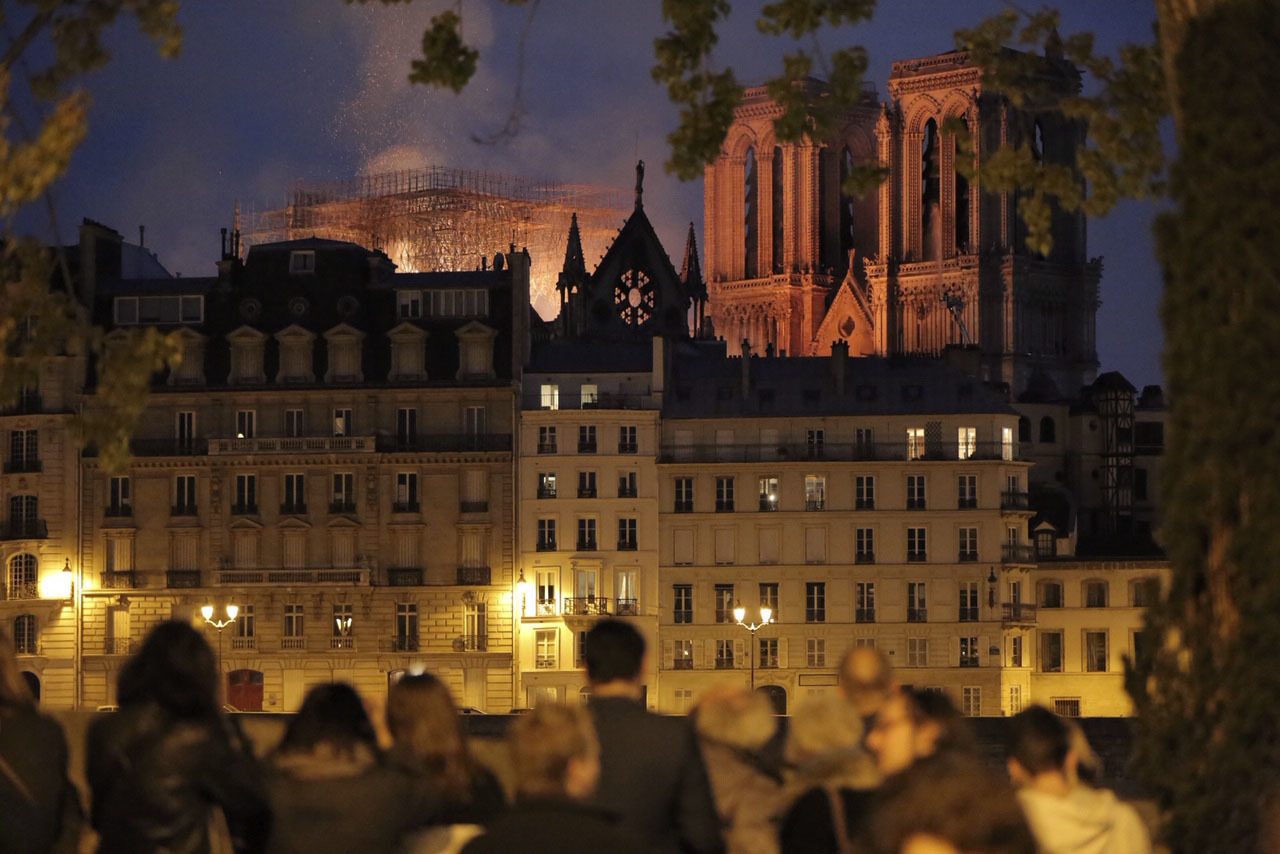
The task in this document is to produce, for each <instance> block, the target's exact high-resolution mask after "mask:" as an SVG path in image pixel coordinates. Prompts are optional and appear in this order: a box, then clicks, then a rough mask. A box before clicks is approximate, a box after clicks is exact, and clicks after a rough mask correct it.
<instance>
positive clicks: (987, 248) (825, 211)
mask: <svg viewBox="0 0 1280 854" xmlns="http://www.w3.org/2000/svg"><path fill="white" fill-rule="evenodd" d="M1044 68H1045V70H1046V73H1047V74H1049V75H1051V76H1053V77H1054V78H1055V79H1056V81H1057V83H1058V84H1059V85H1062V86H1066V87H1077V86H1078V85H1079V75H1078V73H1077V72H1076V70H1075V69H1074V68H1072V67H1071V66H1070V65H1069V64H1067V63H1065V62H1063V61H1062V60H1061V59H1060V58H1057V57H1046V58H1045V60H1044ZM805 85H806V87H807V89H808V90H809V94H810V95H811V97H815V98H818V97H822V95H823V90H824V87H823V84H822V83H820V82H819V81H816V80H814V81H807V82H806V84H805ZM889 96H890V100H889V102H888V103H880V102H879V101H878V99H877V98H876V96H875V94H874V92H867V93H866V94H865V95H864V97H863V99H862V101H861V102H860V103H858V104H857V105H855V106H854V107H853V108H851V109H849V110H848V111H846V113H845V114H844V115H843V116H842V117H841V121H840V122H839V125H838V131H837V132H836V134H835V135H834V136H833V137H831V138H828V139H824V140H820V141H819V140H811V139H806V140H804V141H802V142H798V143H785V142H779V141H777V140H776V139H775V138H774V132H773V119H774V117H775V116H777V115H778V114H779V113H780V109H779V108H778V106H777V105H776V104H775V103H774V102H773V101H772V99H771V98H770V97H769V95H768V94H767V92H766V91H765V89H764V88H763V87H758V88H754V89H748V90H747V92H746V93H745V96H744V98H743V102H742V104H741V105H740V106H739V107H738V109H737V111H736V118H735V121H734V123H733V125H732V127H731V128H730V130H729V133H728V135H727V137H726V139H725V144H724V147H723V149H722V151H721V154H720V157H719V158H718V159H717V161H716V162H715V163H714V164H712V165H710V166H708V167H707V170H706V194H705V204H706V231H707V239H706V275H707V286H708V293H709V304H710V305H709V308H710V315H711V320H712V324H713V327H714V329H715V332H716V334H717V335H718V336H720V337H723V338H725V339H726V340H727V342H728V346H729V352H730V353H731V354H736V353H739V352H741V351H742V349H743V347H746V348H749V350H750V351H751V352H752V353H756V354H764V353H766V352H786V353H789V354H791V355H826V354H828V353H830V351H831V345H832V344H833V343H834V342H835V341H838V340H844V341H846V342H848V344H849V349H850V353H851V354H859V355H882V356H883V355H895V354H927V355H928V354H937V353H940V352H941V351H942V350H943V349H944V348H945V347H947V346H948V345H976V346H977V347H978V348H979V349H980V350H981V353H982V366H983V371H984V376H985V378H986V379H988V380H990V381H993V382H1002V383H1006V384H1007V385H1008V386H1009V388H1010V390H1011V391H1012V392H1013V394H1014V395H1023V394H1026V393H1028V392H1029V393H1031V394H1033V395H1035V396H1041V395H1048V396H1050V397H1055V398H1056V397H1058V396H1060V395H1069V394H1072V393H1074V392H1075V391H1077V390H1078V389H1079V387H1080V386H1081V385H1082V384H1085V383H1088V382H1091V381H1092V380H1093V378H1094V375H1095V374H1096V372H1097V364H1098V363H1097V354H1096V350H1095V344H1094V326H1095V314H1096V312H1097V308H1098V281H1099V278H1100V276H1101V272H1102V264H1101V260H1100V259H1089V258H1088V257H1087V256H1086V254H1085V218H1084V216H1083V215H1082V214H1068V213H1065V212H1062V211H1060V210H1057V209H1056V208H1055V210H1054V214H1053V216H1054V219H1053V225H1052V228H1053V238H1054V244H1053V249H1052V251H1051V253H1050V254H1049V255H1047V256H1044V255H1040V254H1037V253H1034V252H1033V251H1031V250H1029V249H1028V248H1027V247H1026V243H1025V236H1026V235H1025V227H1024V226H1023V224H1022V223H1021V222H1020V220H1019V217H1018V215H1017V194H1016V193H994V192H984V191H983V190H982V187H981V186H980V185H979V182H978V181H977V180H976V179H975V180H974V181H967V180H966V179H965V178H964V177H963V176H962V175H960V174H959V173H958V172H957V171H956V168H955V158H956V141H955V139H954V137H953V135H952V134H951V133H949V132H948V130H947V120H948V119H951V118H959V119H960V120H962V121H964V122H965V123H966V124H967V126H968V127H969V129H970V132H971V134H972V138H973V157H974V158H975V159H976V160H977V161H978V162H981V160H982V158H983V157H984V156H985V155H986V154H987V153H989V152H992V151H994V150H996V149H998V148H999V147H1000V146H1003V145H1030V146H1031V149H1032V153H1033V154H1034V156H1036V157H1037V158H1042V159H1043V160H1044V161H1045V162H1052V163H1063V164H1071V163H1073V162H1074V158H1075V152H1076V150H1077V147H1078V146H1079V145H1081V144H1082V142H1083V138H1084V129H1083V127H1082V126H1081V125H1080V124H1079V123H1078V122H1076V121H1074V120H1071V119H1068V118H1066V117H1064V116H1062V115H1061V114H1060V113H1055V112H1049V111H1036V110H1034V109H1032V108H1025V109H1016V108H1015V107H1013V106H1012V105H1011V104H1010V103H1009V102H1008V100H1007V99H1005V98H1003V97H1002V96H1000V95H997V94H995V93H993V92H990V91H986V92H984V90H983V75H982V70H981V69H980V68H979V67H978V66H977V65H975V64H974V63H973V62H972V61H971V60H970V57H969V55H968V53H967V52H963V51H956V52H951V53H944V54H940V55H938V56H932V57H928V58H925V59H915V60H908V61H905V62H895V63H894V64H893V70H892V73H891V75H890V77H889ZM866 163H872V164H877V165H878V166H879V167H880V168H882V169H884V170H885V171H886V173H887V175H888V177H887V178H886V179H885V180H884V181H882V182H881V183H880V185H879V187H878V189H872V190H869V191H867V192H866V193H865V194H864V195H861V196H857V195H850V194H848V193H846V192H845V191H844V190H843V189H842V188H843V186H844V183H845V180H844V179H845V178H846V177H847V176H848V175H849V174H850V171H851V170H852V169H853V168H854V167H855V165H858V164H866Z"/></svg>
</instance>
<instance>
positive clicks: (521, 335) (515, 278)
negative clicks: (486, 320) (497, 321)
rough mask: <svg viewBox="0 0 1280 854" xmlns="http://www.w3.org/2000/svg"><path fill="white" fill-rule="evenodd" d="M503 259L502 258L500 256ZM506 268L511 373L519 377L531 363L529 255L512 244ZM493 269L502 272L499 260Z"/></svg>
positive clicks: (495, 259)
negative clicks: (509, 317) (508, 285)
mask: <svg viewBox="0 0 1280 854" xmlns="http://www.w3.org/2000/svg"><path fill="white" fill-rule="evenodd" d="M498 257H501V256H498ZM506 262H507V264H506V266H507V267H508V269H509V270H510V273H509V275H510V277H511V338H512V341H511V371H512V376H514V377H519V376H520V374H521V371H522V370H523V369H524V366H525V365H526V364H528V362H529V355H530V351H531V349H532V348H531V344H532V342H531V340H530V338H531V330H530V328H529V312H530V311H532V309H531V308H530V305H529V268H530V266H531V263H530V259H529V253H527V252H517V251H516V245H515V244H514V243H513V244H511V251H510V252H508V253H507V258H506ZM493 269H494V270H495V271H498V270H501V268H500V267H499V266H498V258H497V257H495V258H494V264H493Z"/></svg>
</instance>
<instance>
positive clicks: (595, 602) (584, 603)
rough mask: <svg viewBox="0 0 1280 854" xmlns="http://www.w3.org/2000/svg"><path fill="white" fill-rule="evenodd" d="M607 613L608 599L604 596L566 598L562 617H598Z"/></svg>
mask: <svg viewBox="0 0 1280 854" xmlns="http://www.w3.org/2000/svg"><path fill="white" fill-rule="evenodd" d="M608 613H609V599H608V597H606V596H566V597H565V600H564V615H565V616H566V617H599V616H601V615H605V614H608Z"/></svg>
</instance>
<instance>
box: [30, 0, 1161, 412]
mask: <svg viewBox="0 0 1280 854" xmlns="http://www.w3.org/2000/svg"><path fill="white" fill-rule="evenodd" d="M446 5H448V6H452V5H453V4H452V3H449V4H444V3H440V2H430V0H417V2H416V3H413V4H411V5H410V6H408V7H399V6H396V7H384V6H382V5H381V4H379V3H373V4H371V5H369V6H363V7H362V6H348V5H346V4H345V3H343V2H342V0H269V2H263V0H222V2H217V3H213V2H208V0H185V2H183V4H182V14H181V21H182V25H183V28H184V30H185V33H186V41H185V45H184V48H183V52H182V55H181V57H180V58H178V59H176V60H162V59H160V58H158V56H157V55H156V52H155V50H154V49H153V48H152V47H151V45H150V44H149V43H147V42H146V41H145V39H144V38H143V37H141V36H140V35H138V34H137V32H136V31H135V28H134V27H133V25H132V23H131V22H129V21H126V22H124V23H122V24H120V25H117V27H116V29H115V30H114V31H113V33H112V35H111V40H110V41H111V46H112V49H113V50H114V52H115V58H114V60H113V62H112V63H111V64H110V66H109V67H108V68H107V69H106V70H104V71H102V72H99V73H97V74H95V75H94V76H93V77H92V78H91V79H90V81H89V89H90V92H91V94H92V96H93V99H94V108H93V111H92V114H91V118H90V129H89V137H88V139H87V141H86V142H85V143H84V145H83V146H82V147H81V149H80V151H79V152H78V153H77V155H76V157H75V159H74V161H73V164H72V168H71V171H70V174H69V175H68V176H67V177H66V179H64V180H63V181H62V182H61V184H60V185H59V187H58V189H57V192H56V197H55V206H56V211H57V220H58V226H57V228H58V233H57V234H56V235H55V234H54V233H53V230H52V228H51V225H50V223H49V219H48V216H47V215H46V214H45V212H44V211H43V210H41V211H38V212H35V211H28V212H27V213H26V214H25V215H24V217H23V218H22V220H21V222H20V226H21V228H22V229H23V230H24V231H27V232H29V233H34V234H37V235H38V236H40V237H42V238H45V239H50V240H52V239H61V240H62V241H64V242H70V241H73V240H74V234H75V227H76V225H77V224H78V223H79V221H80V219H81V218H82V217H90V218H93V219H96V220H99V221H101V222H104V223H106V224H108V225H111V226H113V227H115V228H116V229H118V230H119V231H121V232H122V233H123V234H124V235H125V238H126V239H127V240H130V241H136V240H137V239H138V225H139V224H145V225H146V244H147V246H148V247H149V248H151V249H153V250H154V251H156V252H157V253H158V254H159V257H160V260H161V262H162V263H164V264H165V266H166V267H168V269H169V270H171V271H173V272H181V273H182V274H184V275H188V276H200V275H212V274H213V273H214V262H215V261H216V260H217V258H218V252H219V236H218V229H219V228H220V227H223V226H230V224H231V215H232V209H233V205H234V203H235V200H237V199H239V200H240V201H241V204H242V206H244V207H245V208H246V209H248V208H251V207H256V208H257V209H266V208H273V207H279V206H281V205H282V204H283V202H284V200H285V197H286V194H287V193H288V191H289V189H290V188H291V186H292V184H293V182H294V181H295V180H297V179H300V178H305V179H314V180H327V179H337V178H347V177H351V176H353V175H355V174H357V173H359V172H361V171H365V170H373V171H378V170H382V169H391V168H413V167H416V166H423V165H427V164H441V165H445V166H452V167H460V168H473V169H484V170H490V171H496V172H506V173H513V174H518V175H523V176H527V177H530V178H539V179H557V180H561V181H565V182H572V183H593V184H602V185H611V186H615V187H619V188H623V189H629V188H630V187H631V185H632V183H633V181H634V171H633V167H634V165H635V161H636V159H637V158H643V159H644V160H645V161H646V164H647V165H648V167H649V168H648V170H647V173H646V179H645V208H646V211H647V212H648V214H649V216H650V218H651V219H652V220H653V222H654V224H655V225H656V226H657V228H658V231H659V235H660V236H661V238H662V239H663V241H664V243H665V244H666V247H667V251H668V253H669V254H670V255H672V256H673V258H674V260H675V261H676V263H677V264H678V263H679V260H680V255H681V252H682V251H683V247H684V234H685V230H686V229H687V227H688V223H689V221H691V220H692V221H693V222H694V223H695V224H696V225H697V226H698V229H699V235H700V239H701V228H702V210H703V208H702V183H701V181H695V182H691V183H686V184H682V183H680V182H678V181H676V180H674V179H672V178H670V177H668V176H667V175H665V174H664V173H663V171H662V168H661V165H660V164H661V163H662V162H663V161H664V160H665V159H666V142H665V136H666V134H667V133H668V131H669V130H670V129H671V128H672V127H673V126H674V116H675V110H674V108H673V107H671V106H670V105H669V103H668V102H667V100H666V96H665V93H664V92H663V91H661V90H660V89H659V88H658V87H657V86H656V85H655V84H654V83H653V82H652V79H651V78H650V76H649V68H650V66H651V65H652V64H653V53H652V50H653V47H652V45H653V39H654V37H655V36H657V35H659V34H660V33H661V32H662V30H663V27H662V21H661V17H660V12H659V7H660V4H659V2H658V0H630V2H621V0H545V2H543V3H542V4H541V6H540V8H539V11H538V14H537V16H536V18H534V20H533V22H532V25H531V29H530V32H529V38H528V41H527V46H526V55H525V65H526V76H525V81H524V107H525V116H524V120H523V125H522V127H521V130H520V133H519V134H518V135H517V136H516V137H515V138H514V139H512V140H510V141H509V142H507V143H504V144H478V143H476V142H473V141H472V136H473V134H477V133H478V134H485V133H491V132H493V131H496V130H497V129H498V128H499V127H501V125H502V124H503V122H504V121H505V120H506V116H507V114H508V113H509V111H510V108H511V103H512V98H513V96H514V92H515V80H516V74H515V68H516V53H517V44H518V41H519V33H520V31H521V28H522V27H523V26H524V20H525V15H526V10H525V9H522V8H519V7H515V8H512V7H508V6H506V5H505V4H501V3H498V2H496V0H490V2H479V0H463V2H462V14H463V20H464V35H465V37H466V38H467V39H468V41H469V42H471V43H472V44H474V45H475V46H477V47H479V48H480V49H481V59H480V66H479V70H478V72H477V74H476V76H475V78H473V80H472V82H471V85H470V86H469V87H468V89H467V90H465V91H464V92H463V94H461V95H454V94H453V93H451V92H439V91H435V90H429V89H426V88H424V87H421V86H414V87H411V86H410V85H409V84H408V83H407V81H406V76H407V74H408V70H409V61H410V59H411V58H412V57H413V56H416V55H417V52H418V45H419V43H420V40H421V34H422V31H423V29H424V28H425V26H426V24H427V21H428V19H429V18H430V17H431V14H432V13H433V12H434V11H438V10H439V9H440V8H443V7H444V6H446ZM759 5H761V4H755V3H738V4H735V8H736V10H737V11H736V12H735V15H734V16H733V18H732V19H731V20H730V22H729V24H728V25H727V26H726V27H725V28H724V29H723V30H722V34H721V43H720V47H719V49H718V52H717V61H719V62H723V63H728V64H731V65H733V66H734V67H735V68H736V69H737V71H738V77H739V79H740V80H741V81H742V82H743V83H745V84H747V85H752V84H757V83H760V82H762V81H763V80H764V78H765V77H766V76H769V75H771V74H773V73H776V70H777V68H778V60H779V57H780V56H781V54H782V52H783V51H784V50H785V49H787V47H788V46H789V44H790V43H789V42H788V41H786V40H779V39H770V38H766V37H764V36H761V35H759V34H758V33H757V32H756V30H755V26H754V19H755V16H756V13H757V10H758V7H759ZM1003 5H1004V4H1003V3H1000V2H995V0H881V2H880V8H879V10H878V11H877V13H876V17H875V20H874V21H872V22H871V23H869V24H865V25H861V26H858V27H854V28H847V29H844V30H841V31H838V32H834V31H833V32H828V33H826V34H824V36H823V38H822V44H823V46H824V47H826V48H828V49H831V48H835V47H838V46H841V45H842V44H845V43H848V42H858V43H861V44H863V45H865V46H867V48H868V50H869V52H870V56H871V66H870V69H869V76H870V78H871V79H872V80H874V81H875V83H876V86H877V88H878V90H879V92H880V94H881V97H882V99H883V98H884V97H886V95H885V93H886V87H885V82H886V79H887V77H888V74H889V66H890V63H891V62H892V61H894V60H899V59H909V58H913V57H920V56H929V55H932V54H936V53H941V52H944V51H946V50H950V49H952V48H953V47H954V41H953V37H952V34H953V32H954V31H955V29H957V28H959V27H965V26H972V25H974V24H975V23H977V22H978V21H980V20H981V19H982V18H984V17H986V16H988V15H990V14H993V13H995V12H996V11H998V10H999V9H1000V8H1002V7H1003ZM1058 5H1060V6H1062V7H1065V11H1064V13H1063V28H1062V29H1063V32H1064V33H1068V32H1075V31H1078V30H1082V29H1093V30H1094V31H1095V32H1096V33H1097V35H1098V45H1099V47H1100V48H1101V49H1108V50H1109V49H1111V48H1114V47H1115V46H1116V45H1118V44H1121V43H1123V42H1130V41H1149V40H1150V39H1151V37H1152V35H1151V33H1152V30H1151V25H1152V21H1153V20H1154V9H1153V5H1152V3H1150V2H1149V1H1148V0H1071V2H1068V3H1061V4H1058ZM1153 213H1154V206H1152V205H1149V204H1137V203H1129V204H1125V205H1123V206H1122V207H1121V208H1119V209H1118V210H1117V211H1116V212H1115V213H1113V214H1112V215H1111V216H1109V217H1107V218H1105V219H1095V220H1093V221H1092V222H1091V223H1090V229H1089V254H1090V255H1101V256H1103V258H1104V259H1105V265H1104V275H1103V281H1102V307H1101V309H1100V311H1099V314H1098V349H1099V356H1100V358H1101V361H1102V369H1103V370H1120V371H1121V372H1123V373H1124V374H1125V375H1126V376H1127V377H1128V378H1129V380H1130V381H1131V382H1133V383H1134V384H1135V385H1137V386H1138V387H1141V386H1142V385H1144V384H1147V383H1156V382H1159V381H1160V365H1159V358H1160V346H1161V345H1160V329H1159V319H1158V316H1157V311H1158V303H1159V285H1160V276H1159V271H1158V268H1157V265H1156V263H1155V258H1154V253H1153V247H1152V238H1151V221H1152V217H1153ZM594 260H595V259H588V263H589V264H591V263H592V262H594Z"/></svg>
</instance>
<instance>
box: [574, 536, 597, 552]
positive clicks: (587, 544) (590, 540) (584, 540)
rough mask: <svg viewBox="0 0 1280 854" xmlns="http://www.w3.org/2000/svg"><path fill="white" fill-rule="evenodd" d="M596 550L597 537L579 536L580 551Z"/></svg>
mask: <svg viewBox="0 0 1280 854" xmlns="http://www.w3.org/2000/svg"><path fill="white" fill-rule="evenodd" d="M595 550H596V538H595V537H578V551H580V552H593V551H595Z"/></svg>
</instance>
